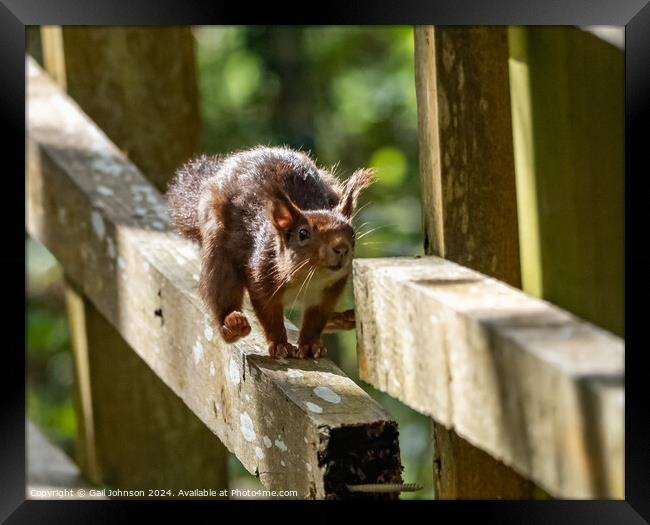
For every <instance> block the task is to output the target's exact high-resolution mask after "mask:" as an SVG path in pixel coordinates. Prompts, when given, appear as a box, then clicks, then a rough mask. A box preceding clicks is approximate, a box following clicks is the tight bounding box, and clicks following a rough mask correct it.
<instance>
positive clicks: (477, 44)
mask: <svg viewBox="0 0 650 525" xmlns="http://www.w3.org/2000/svg"><path fill="white" fill-rule="evenodd" d="M415 75H416V92H417V102H418V129H419V145H420V175H421V180H422V210H423V221H424V234H425V251H426V253H427V254H432V255H438V256H442V257H445V258H447V259H450V260H452V261H454V262H457V263H460V264H463V265H464V266H468V267H470V268H474V269H476V270H478V271H480V272H482V273H485V274H487V275H491V276H493V277H496V278H497V279H499V280H501V281H505V282H507V283H509V284H511V285H513V286H516V287H519V286H520V283H521V281H520V271H519V243H518V231H517V204H516V189H515V173H514V160H513V148H512V127H511V119H510V95H509V80H508V37H507V29H506V28H497V27H480V28H479V27H477V28H474V27H463V28H455V27H435V28H434V27H432V26H425V27H416V28H415ZM433 439H434V487H435V489H436V497H437V498H440V499H451V498H461V499H467V498H472V499H474V498H495V499H496V498H508V499H519V498H531V497H533V494H534V491H535V487H534V485H533V484H532V483H531V482H530V481H528V480H525V479H523V478H522V477H521V476H519V475H518V474H517V473H515V472H514V471H513V470H512V469H510V468H509V467H507V466H506V465H504V464H503V463H501V462H499V461H497V460H496V459H494V458H492V457H491V456H489V455H488V454H486V453H485V452H483V451H481V450H479V449H478V448H476V447H474V446H472V445H471V444H470V443H468V442H467V441H465V440H464V439H462V438H461V437H460V436H458V435H457V434H456V433H455V432H454V431H453V430H450V429H447V428H445V427H444V426H442V425H440V424H438V423H436V422H435V421H434V422H433Z"/></svg>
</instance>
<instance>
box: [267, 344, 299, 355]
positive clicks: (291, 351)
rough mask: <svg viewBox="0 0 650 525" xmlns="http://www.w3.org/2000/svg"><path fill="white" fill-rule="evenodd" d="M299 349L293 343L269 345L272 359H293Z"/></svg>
mask: <svg viewBox="0 0 650 525" xmlns="http://www.w3.org/2000/svg"><path fill="white" fill-rule="evenodd" d="M296 352H297V348H296V347H295V346H294V345H292V344H291V343H287V342H284V343H269V355H270V356H271V357H293V356H294V355H295V354H296Z"/></svg>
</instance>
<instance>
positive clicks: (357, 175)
mask: <svg viewBox="0 0 650 525" xmlns="http://www.w3.org/2000/svg"><path fill="white" fill-rule="evenodd" d="M375 180H376V176H375V170H374V168H363V169H360V170H357V171H355V172H354V173H353V174H352V176H351V177H350V178H349V179H348V180H347V182H346V183H345V189H344V191H343V195H342V196H341V201H340V202H339V205H338V210H339V211H340V212H341V213H342V214H343V215H345V216H346V217H348V218H350V217H352V213H353V212H354V210H355V208H356V207H357V200H358V198H359V194H360V193H361V191H362V190H364V189H365V188H367V187H368V186H370V185H371V184H372V183H373V182H375Z"/></svg>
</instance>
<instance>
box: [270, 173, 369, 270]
mask: <svg viewBox="0 0 650 525" xmlns="http://www.w3.org/2000/svg"><path fill="white" fill-rule="evenodd" d="M373 181H374V172H373V170H370V169H363V170H358V171H356V172H355V173H354V174H353V175H352V177H350V179H348V181H347V183H346V184H345V186H344V187H343V190H342V192H341V194H340V198H339V200H338V202H335V203H333V206H332V208H330V209H323V210H301V209H300V208H299V207H298V206H297V205H296V204H295V203H294V202H293V201H292V200H291V199H290V198H289V196H288V195H287V194H286V193H285V192H283V191H282V190H281V189H276V190H275V191H274V192H273V196H272V199H271V203H270V213H271V217H272V220H273V225H274V226H275V229H276V231H277V233H278V239H279V242H280V247H281V249H280V253H279V254H278V257H279V258H280V259H281V260H279V261H278V263H279V265H280V266H281V267H283V268H284V270H285V271H286V272H291V273H295V274H296V275H298V274H299V273H300V274H303V273H305V272H309V271H310V270H311V269H312V268H313V269H315V270H320V271H322V272H331V273H332V275H333V276H336V275H340V276H341V277H342V276H343V275H346V274H347V273H349V271H350V268H351V266H352V257H353V255H354V241H355V233H354V228H353V227H352V216H353V214H354V210H355V208H356V205H357V200H358V197H359V193H360V192H361V190H363V189H364V188H366V187H367V186H369V185H370V184H372V182H373Z"/></svg>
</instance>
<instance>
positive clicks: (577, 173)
mask: <svg viewBox="0 0 650 525" xmlns="http://www.w3.org/2000/svg"><path fill="white" fill-rule="evenodd" d="M120 31H121V32H120ZM538 31H539V32H538ZM544 31H546V29H539V30H537V29H535V28H526V29H523V28H510V29H508V28H505V27H494V28H493V27H481V28H471V27H463V28H453V27H441V28H433V27H417V28H416V30H415V50H416V55H415V59H416V78H415V81H416V90H417V98H418V120H419V123H418V125H419V142H420V174H421V179H422V201H423V211H424V213H423V219H424V234H425V239H424V244H425V250H426V253H427V254H428V255H427V256H425V257H420V258H388V259H366V260H356V261H355V263H354V272H353V273H354V279H353V280H354V291H355V299H356V309H357V340H358V355H359V371H360V376H361V378H362V379H363V380H364V381H367V382H369V383H371V384H372V385H373V386H375V387H376V388H379V389H381V390H383V391H385V392H388V393H389V394H391V395H392V396H394V397H396V398H397V399H400V400H401V401H402V402H404V403H406V404H407V405H409V406H410V407H412V408H414V409H415V410H417V411H419V412H421V413H423V414H425V415H428V416H431V417H432V418H433V419H432V433H433V440H434V449H435V450H434V455H435V457H434V458H432V467H433V475H434V481H435V488H436V496H437V497H439V498H530V497H548V495H551V496H553V497H569V498H575V497H614V498H622V497H623V496H624V487H623V457H624V446H623V442H624V439H623V438H624V435H623V408H624V407H623V405H624V384H623V379H624V345H623V341H622V339H621V338H620V337H619V336H620V335H622V301H621V302H620V303H619V302H618V300H619V299H622V264H619V263H620V262H621V261H622V246H621V242H622V208H620V207H619V206H618V204H617V203H616V202H615V201H616V199H617V198H618V197H619V195H618V193H617V192H620V197H621V199H622V180H623V179H622V165H623V164H622V137H623V133H622V122H623V120H622V119H623V117H622V106H620V105H617V104H619V103H618V102H611V100H613V99H615V98H616V97H617V96H618V97H619V98H620V101H622V96H623V94H622V77H621V79H620V81H621V84H620V85H618V84H617V82H615V81H614V82H603V81H602V77H601V75H602V69H603V68H605V70H606V71H610V70H611V69H612V68H614V70H616V68H617V67H619V65H622V54H621V53H620V50H617V49H615V48H611V46H609V44H605V43H603V42H600V41H598V40H597V39H596V38H595V37H593V36H592V35H589V34H587V33H584V32H582V31H579V30H578V29H573V28H554V29H549V31H555V33H544ZM42 34H43V45H44V50H43V56H44V58H45V65H46V67H47V69H48V71H49V72H50V73H51V74H52V76H53V78H54V79H56V81H57V82H58V86H57V85H56V84H55V83H54V81H53V80H52V79H50V78H49V77H48V76H47V74H45V73H44V72H43V71H42V70H41V69H40V67H39V66H38V65H37V64H36V63H35V62H34V61H33V60H32V59H30V58H28V59H27V74H28V80H27V85H28V100H27V109H28V139H29V141H28V170H27V189H28V217H27V224H28V231H29V234H30V235H31V236H33V237H34V238H36V239H38V240H39V241H40V242H42V243H43V244H44V245H45V246H47V247H48V249H49V250H50V251H51V252H52V253H53V254H54V255H55V256H56V258H57V259H58V261H59V262H60V263H61V264H62V266H63V268H64V271H65V274H66V278H67V279H68V283H69V286H68V291H67V294H68V305H69V312H70V320H71V328H72V336H73V343H74V344H73V351H74V359H75V373H76V379H77V381H76V387H77V413H78V416H79V421H80V423H81V424H80V434H79V439H78V441H79V454H78V458H77V460H78V463H79V465H80V467H81V469H82V472H83V473H84V474H85V475H86V476H87V477H88V478H89V479H90V480H91V481H93V482H95V483H107V484H112V485H114V486H119V487H124V488H151V487H155V486H156V485H158V486H164V487H170V488H182V487H187V486H188V485H195V486H214V487H224V486H225V485H226V483H227V481H226V475H225V463H224V462H225V449H224V445H225V447H226V448H227V449H228V450H230V451H231V452H233V453H234V454H235V455H236V456H237V457H238V458H239V460H240V461H241V462H242V464H243V465H244V467H245V468H246V469H247V470H249V471H250V472H251V473H254V474H255V475H257V476H259V478H260V480H261V482H262V483H263V484H264V485H265V486H266V487H268V488H271V489H276V490H297V491H298V496H299V497H305V498H340V497H351V496H352V494H351V493H350V492H348V490H347V485H349V484H359V483H395V482H401V464H400V455H399V445H398V435H397V425H396V423H395V422H394V421H392V420H391V418H390V417H389V416H388V415H387V414H386V412H385V411H384V410H383V409H382V408H381V407H380V406H379V405H378V404H377V403H375V402H374V401H373V400H372V399H371V398H370V397H368V396H367V395H366V394H365V393H364V391H363V390H362V389H361V388H359V386H357V385H356V384H355V383H354V382H353V381H352V380H351V379H349V378H348V377H346V376H345V375H344V374H343V373H342V372H341V371H340V369H338V367H337V366H336V365H335V364H334V363H332V362H331V361H329V360H327V359H321V360H318V361H314V360H303V361H297V360H279V361H278V360H273V359H270V358H269V357H267V356H265V355H264V354H265V353H266V352H265V345H264V342H263V338H262V337H261V332H260V329H259V326H257V325H254V326H253V331H252V333H251V335H250V336H249V337H247V338H245V339H244V340H242V341H240V342H238V343H236V344H234V345H225V344H223V342H222V341H221V340H220V338H219V337H218V336H217V335H216V334H215V331H214V330H213V328H212V327H211V325H210V323H209V321H208V317H207V315H206V312H205V310H204V307H203V305H202V303H201V301H200V299H199V297H198V294H197V274H198V258H197V254H196V247H195V246H194V245H192V244H191V243H189V242H187V241H184V240H182V239H179V238H178V237H176V236H174V235H173V234H171V233H170V232H169V231H168V225H167V213H166V210H165V205H164V201H163V199H162V197H161V195H160V193H159V191H158V189H156V187H154V185H153V184H152V181H153V182H154V183H155V184H156V186H158V188H159V189H160V188H162V187H164V182H165V180H166V178H167V177H168V176H169V174H170V173H171V172H172V171H173V167H175V166H174V164H178V159H179V158H181V157H183V156H189V154H191V152H192V151H193V150H195V149H196V147H197V142H196V137H195V136H194V138H193V135H192V133H194V130H196V129H198V128H197V124H196V122H197V119H198V117H197V115H198V113H197V111H198V110H197V106H196V84H195V74H194V69H193V67H194V66H193V60H194V58H193V49H192V43H191V36H190V35H189V29H187V28H181V29H178V28H160V29H156V30H155V31H152V30H150V29H138V28H131V29H101V28H63V29H62V28H43V33H42ZM161 38H162V39H165V38H166V39H171V40H174V41H175V42H177V44H178V45H175V46H173V47H172V48H169V47H168V46H166V47H165V51H164V53H163V52H161V51H160V49H159V48H158V47H157V46H155V45H154V44H153V42H154V41H160V39H161ZM91 44H94V45H91ZM601 46H609V47H601ZM600 56H604V57H605V59H604V60H602V61H598V60H595V57H600ZM576 60H580V61H581V63H582V64H583V66H582V69H580V70H579V71H578V72H577V73H575V74H574V75H573V76H572V77H571V78H572V81H571V82H569V83H568V84H566V85H565V86H564V89H563V91H561V92H553V93H551V94H550V95H549V92H548V89H549V88H548V86H546V88H547V89H546V90H544V89H543V88H544V85H543V84H541V83H540V81H539V80H538V79H539V78H542V77H544V78H546V77H549V76H550V77H552V76H553V75H556V76H557V77H558V78H564V76H566V68H567V67H568V66H567V63H569V64H572V63H573V62H571V61H576ZM167 61H172V62H174V63H175V64H177V67H174V68H167V67H163V68H162V69H164V70H165V71H166V73H165V75H166V76H164V77H163V78H162V79H161V78H159V77H158V76H157V75H158V73H159V72H160V70H161V64H163V65H164V64H167V63H168V62H167ZM89 64H93V67H92V68H89V67H88V65H89ZM606 68H609V69H606ZM174 72H175V73H174ZM563 75H564V76H563ZM152 79H156V80H157V82H154V81H153V80H152ZM533 80H535V82H534V83H533ZM151 82H154V83H155V84H156V86H155V89H154V88H151V89H148V88H147V89H144V87H146V86H147V85H150V86H151V85H152V84H151ZM188 82H189V84H188ZM599 82H600V83H599ZM587 83H589V84H587ZM594 83H596V84H598V86H599V87H597V88H594V89H591V88H590V89H589V90H587V91H586V93H587V96H585V93H583V92H580V90H581V89H582V90H583V91H584V86H585V85H590V86H591V85H592V84H594ZM532 84H534V86H535V88H534V89H533V88H532V87H531V85H532ZM143 86H144V87H143ZM62 88H64V89H67V91H68V92H69V93H70V95H72V98H71V97H70V96H68V95H66V94H65V93H64V92H63V90H62ZM142 89H144V91H141V90H142ZM139 90H140V91H139ZM145 92H146V93H147V94H148V95H147V96H142V94H143V93H145ZM100 94H101V97H100ZM567 94H568V95H567ZM548 96H555V97H559V99H560V100H559V102H561V104H560V103H558V104H557V106H558V107H557V108H556V105H554V104H553V103H549V102H548V101H541V100H540V97H541V98H543V97H548ZM580 96H581V97H582V99H581V103H580V104H581V105H580V104H579V105H574V104H572V103H571V102H572V100H573V99H572V98H571V97H575V98H576V100H577V99H578V98H579V97H580ZM589 96H591V97H592V98H593V100H592V102H593V103H594V104H598V103H602V102H606V101H609V106H605V109H602V108H603V106H602V105H600V106H598V107H600V108H601V109H602V110H601V111H600V112H594V111H592V112H590V113H589V112H586V109H585V108H587V106H588V104H589V99H588V97H589ZM106 97H109V98H110V97H113V98H112V100H113V101H114V102H115V104H116V105H117V107H118V108H119V109H114V106H113V105H112V104H108V105H107V102H106V100H99V99H100V98H102V99H103V98H106ZM149 97H151V99H149ZM73 99H74V101H73ZM170 99H171V100H172V101H173V100H177V101H179V103H178V104H176V103H174V104H171V103H170V104H167V105H165V104H166V102H165V101H166V100H170ZM585 99H586V100H585ZM75 102H76V103H75ZM77 104H78V105H77ZM79 106H81V107H79ZM619 110H620V115H619V113H618V111H619ZM540 111H543V113H540ZM572 111H573V112H575V113H576V115H573V114H572V113H571V112H572ZM84 112H86V113H87V114H85V113H84ZM561 112H566V113H567V114H568V116H565V115H562V114H561ZM545 115H550V117H549V118H551V122H553V123H554V124H553V126H555V127H553V126H551V125H549V124H548V123H547V122H546V121H545V120H544V119H545ZM617 115H618V116H620V122H619V121H618V120H616V118H617ZM573 117H575V118H573ZM542 121H543V122H544V124H542V123H540V122H542ZM569 123H571V125H569ZM98 124H99V126H98ZM618 124H620V134H618V135H617V133H618V131H619V129H618V127H617V126H618ZM152 125H155V126H156V127H157V128H158V126H160V127H162V128H164V131H163V133H161V135H160V137H162V139H160V140H162V142H161V143H159V144H150V143H148V142H147V140H145V139H143V138H142V137H143V136H146V130H147V129H148V128H147V126H152ZM607 125H608V126H609V127H606V126H607ZM181 128H182V130H183V131H182V132H180V131H179V130H180V129H181ZM186 129H187V130H189V131H188V132H187V133H186V132H185V130H186ZM556 130H564V131H563V132H562V133H559V134H558V135H557V136H556V135H555V134H554V132H555V131H556ZM583 131H584V133H583ZM105 133H106V134H105ZM583 134H586V139H585V140H582V139H580V140H577V139H576V140H572V141H570V147H569V146H567V145H566V144H565V142H564V141H567V140H570V139H571V137H582V136H583ZM109 137H110V138H109ZM174 137H179V138H180V139H181V142H183V141H184V144H174V148H171V147H170V149H169V151H167V149H166V144H167V143H170V144H171V143H174V141H175V138H174ZM152 140H159V139H152ZM619 142H620V143H619ZM605 143H607V147H604V146H603V147H602V148H600V149H599V151H598V152H597V153H594V152H593V151H592V148H593V147H594V144H596V145H598V144H605ZM558 148H560V151H561V152H564V153H562V154H559V155H555V160H554V161H553V164H552V166H551V167H550V168H549V165H548V161H543V160H540V159H546V158H547V157H548V155H554V154H555V153H556V151H557V150H558ZM125 152H126V153H128V157H127V155H126V154H125ZM619 156H620V158H619ZM592 157H593V158H592ZM619 161H620V162H619ZM134 162H135V164H134ZM136 165H137V166H138V167H136ZM558 171H561V172H563V173H564V174H565V175H566V177H567V180H566V181H565V182H564V183H563V185H561V187H560V188H559V189H558V187H557V185H558V184H559V183H558V179H557V172H558ZM143 173H144V174H146V175H147V177H145V176H144V175H143ZM583 190H584V193H581V192H582V191H583ZM562 191H565V192H566V191H568V193H569V196H566V195H565V194H563V193H562ZM553 203H557V206H556V207H554V204H553ZM558 210H559V212H560V213H559V215H558V213H557V211H558ZM588 217H590V218H591V222H590V221H589V220H587V218H588ZM563 221H566V224H565V223H564V222H563ZM564 226H565V227H564ZM554 229H555V231H556V235H555V236H553V235H551V232H553V230H554ZM619 234H620V236H619ZM619 247H620V248H621V249H620V253H621V257H620V260H619V259H618V258H617V257H618V252H616V251H615V250H616V249H617V248H619ZM520 253H521V261H520ZM563 253H566V254H567V257H568V259H567V263H566V264H564V263H563V259H562V254H563ZM606 255H609V258H607V257H605V256H606ZM551 256H552V257H551ZM479 272H480V273H479ZM522 283H523V291H521V290H518V289H517V288H521V287H522ZM619 296H620V297H619ZM543 299H548V300H550V301H551V302H552V303H554V304H550V303H549V302H546V301H544V300H543ZM608 301H610V302H609V303H608ZM559 307H564V308H567V309H568V310H569V311H570V312H572V313H569V312H567V311H564V310H561V309H560V308H559ZM574 314H577V315H580V316H581V317H584V318H586V319H588V320H589V321H591V322H594V323H597V324H598V325H600V326H601V327H604V328H607V329H608V330H612V331H613V332H615V333H616V334H617V335H614V334H612V333H610V332H607V331H605V330H604V329H602V328H599V327H597V326H596V325H594V324H591V323H590V322H587V321H583V320H581V319H579V318H578V317H576V316H575V315H574ZM249 319H254V316H252V315H251V316H250V317H249ZM290 333H291V337H294V338H295V337H296V330H295V328H294V327H290ZM179 429H181V431H179ZM215 436H216V437H215ZM217 438H218V439H217ZM179 457H182V458H183V461H179V460H178V458H179ZM375 496H377V495H375ZM384 496H385V495H384Z"/></svg>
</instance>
